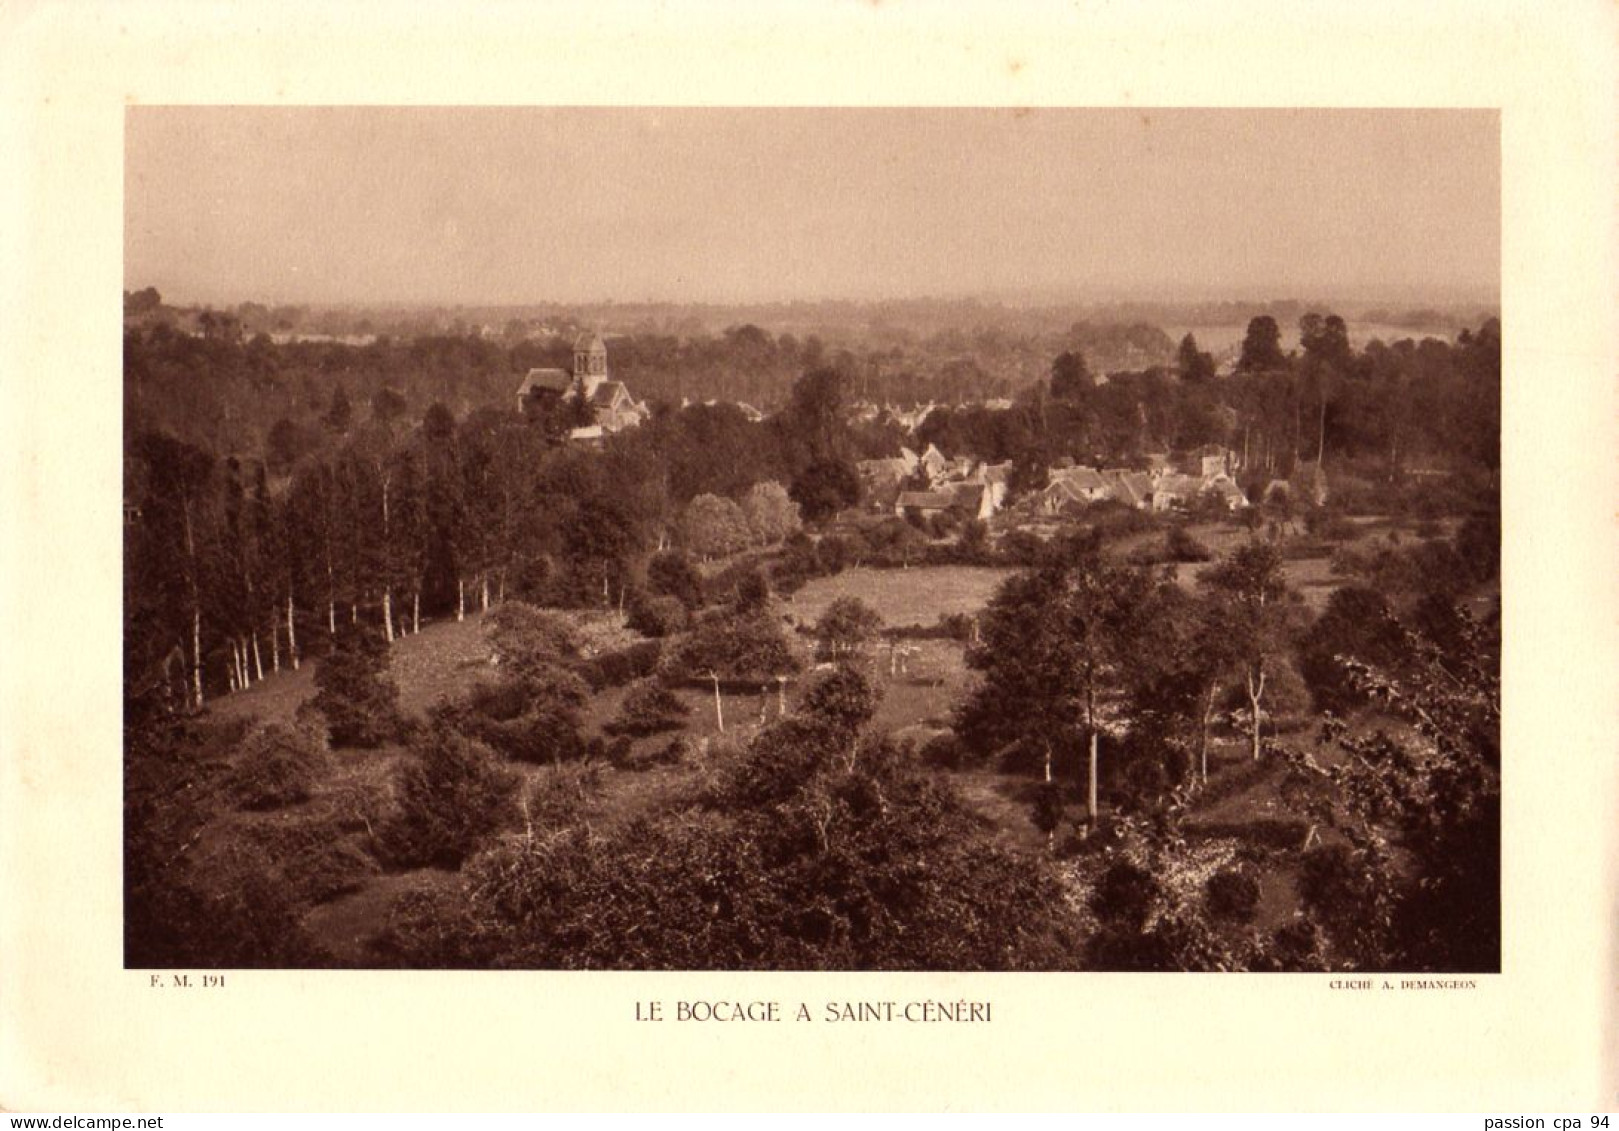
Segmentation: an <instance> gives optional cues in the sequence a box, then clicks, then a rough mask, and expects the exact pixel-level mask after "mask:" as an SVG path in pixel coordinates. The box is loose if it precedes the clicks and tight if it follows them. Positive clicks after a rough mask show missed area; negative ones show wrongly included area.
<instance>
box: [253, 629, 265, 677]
mask: <svg viewBox="0 0 1619 1131" xmlns="http://www.w3.org/2000/svg"><path fill="white" fill-rule="evenodd" d="M253 674H254V675H255V676H256V677H257V678H258V679H260V680H263V679H264V657H263V656H261V655H259V630H258V629H256V628H255V629H254V630H253Z"/></svg>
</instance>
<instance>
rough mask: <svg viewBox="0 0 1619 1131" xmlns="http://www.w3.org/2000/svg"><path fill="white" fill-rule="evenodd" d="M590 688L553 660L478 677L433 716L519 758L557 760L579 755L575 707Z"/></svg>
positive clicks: (579, 706)
mask: <svg viewBox="0 0 1619 1131" xmlns="http://www.w3.org/2000/svg"><path fill="white" fill-rule="evenodd" d="M589 698H590V690H589V688H588V687H587V686H586V685H585V683H584V681H583V680H581V679H580V678H579V677H578V676H577V675H575V674H574V673H572V672H570V671H568V670H566V669H565V668H559V667H556V666H555V665H540V666H535V667H532V668H530V669H529V671H528V674H527V676H525V677H523V678H509V679H505V680H502V681H501V682H499V683H494V684H491V683H486V682H480V683H478V684H475V685H474V686H473V687H472V689H471V690H470V691H468V692H467V694H466V696H465V697H464V698H463V699H462V700H461V701H459V702H457V703H451V704H446V705H443V706H440V707H438V708H436V709H435V710H434V712H433V719H434V721H435V722H437V723H440V724H443V725H447V726H449V727H451V728H452V729H454V730H456V731H457V732H459V733H460V734H463V735H465V736H467V737H468V738H473V739H476V740H478V741H479V742H482V743H484V744H486V745H488V746H489V747H490V748H492V749H493V750H495V751H497V752H498V753H500V754H503V755H505V756H506V757H508V758H515V759H517V760H519V761H523V762H553V763H554V762H562V761H568V760H571V759H574V758H578V757H580V756H582V753H583V749H582V744H581V741H580V737H579V711H580V709H581V708H582V707H583V706H584V705H585V703H586V701H587V700H588V699H589Z"/></svg>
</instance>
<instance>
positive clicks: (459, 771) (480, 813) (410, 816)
mask: <svg viewBox="0 0 1619 1131" xmlns="http://www.w3.org/2000/svg"><path fill="white" fill-rule="evenodd" d="M518 781H519V779H518V776H517V774H515V773H514V772H513V771H511V770H509V769H507V768H506V767H504V766H501V765H499V764H497V763H496V762H495V758H494V753H493V752H492V751H491V750H490V749H489V748H488V747H487V746H485V745H484V744H483V743H481V742H477V741H475V740H473V739H469V738H467V737H465V736H464V735H460V734H457V733H456V732H454V731H453V730H451V729H449V728H448V727H444V726H434V727H432V728H430V729H429V730H428V731H427V732H426V733H425V734H424V735H422V736H421V737H420V738H419V739H418V740H417V742H416V743H415V744H414V745H413V746H412V748H411V756H410V758H409V759H408V760H407V761H406V762H405V764H404V765H403V767H402V768H401V770H400V778H399V809H398V812H397V813H396V814H395V816H394V818H393V820H392V821H391V822H390V823H389V825H388V826H387V828H386V830H385V832H384V835H383V842H384V844H385V846H386V848H387V852H388V855H389V857H390V858H391V859H392V860H393V861H394V862H395V863H397V864H402V865H407V866H409V865H425V866H430V867H441V868H455V867H459V866H460V864H461V861H462V860H464V859H466V857H467V856H468V855H470V854H471V853H472V852H474V851H476V850H477V849H478V848H480V847H482V846H483V845H484V844H486V843H487V842H488V841H489V840H490V839H491V838H492V837H493V836H494V835H495V834H496V833H498V832H500V831H501V830H502V829H503V828H504V827H506V826H507V825H509V824H510V823H511V821H512V820H513V819H514V818H515V816H516V811H517V807H516V802H515V793H516V789H517V785H518Z"/></svg>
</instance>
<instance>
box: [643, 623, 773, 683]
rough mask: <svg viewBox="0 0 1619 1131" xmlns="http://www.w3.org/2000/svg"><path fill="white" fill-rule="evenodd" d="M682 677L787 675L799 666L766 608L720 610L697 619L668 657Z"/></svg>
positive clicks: (754, 677) (762, 677)
mask: <svg viewBox="0 0 1619 1131" xmlns="http://www.w3.org/2000/svg"><path fill="white" fill-rule="evenodd" d="M670 663H671V666H672V671H673V674H675V675H677V676H678V677H679V678H682V679H689V678H703V677H707V676H708V675H709V673H711V672H712V673H714V674H716V675H718V676H719V677H720V678H721V679H765V678H769V677H774V676H777V675H790V674H791V673H793V672H796V671H798V670H799V668H800V667H801V666H802V664H801V662H800V661H799V659H798V657H797V655H795V654H794V652H793V650H792V647H791V646H790V645H789V643H788V641H787V638H786V636H785V635H784V634H783V633H782V630H781V625H780V623H779V622H778V621H777V620H776V618H775V617H774V616H772V615H771V614H770V612H769V611H768V610H767V609H761V610H758V611H755V612H750V613H745V614H744V613H731V612H727V613H722V614H720V615H718V616H712V617H709V618H708V619H706V620H703V621H701V622H699V623H698V625H697V627H696V628H695V629H694V630H693V631H692V633H691V635H690V636H688V637H687V638H686V641H685V643H684V644H683V645H682V646H681V648H680V649H679V651H678V652H676V653H675V654H674V655H673V657H672V658H671V661H670Z"/></svg>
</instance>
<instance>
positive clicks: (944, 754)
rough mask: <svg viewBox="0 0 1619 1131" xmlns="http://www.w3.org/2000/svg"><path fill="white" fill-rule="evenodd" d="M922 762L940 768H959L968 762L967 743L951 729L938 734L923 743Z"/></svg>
mask: <svg viewBox="0 0 1619 1131" xmlns="http://www.w3.org/2000/svg"><path fill="white" fill-rule="evenodd" d="M919 756H920V757H921V759H922V763H923V764H924V765H927V766H933V767H935V768H936V769H940V770H959V769H961V768H962V767H963V766H965V765H967V763H968V750H967V744H966V743H965V742H963V741H961V739H959V738H957V737H956V735H955V734H953V733H952V732H950V731H945V732H944V733H943V734H936V735H934V736H933V737H932V738H930V739H928V740H927V742H925V743H923V744H922V750H921V754H920V755H919Z"/></svg>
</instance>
